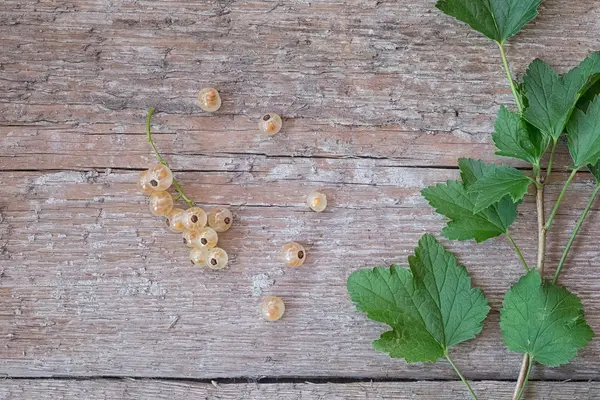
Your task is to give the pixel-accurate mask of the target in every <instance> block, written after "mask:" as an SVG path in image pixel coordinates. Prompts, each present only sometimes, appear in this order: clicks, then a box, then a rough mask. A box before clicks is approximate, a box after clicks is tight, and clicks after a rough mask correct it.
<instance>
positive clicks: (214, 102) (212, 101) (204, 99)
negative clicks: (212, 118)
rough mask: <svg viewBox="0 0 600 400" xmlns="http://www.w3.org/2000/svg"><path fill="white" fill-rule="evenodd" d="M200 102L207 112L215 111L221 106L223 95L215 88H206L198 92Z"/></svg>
mask: <svg viewBox="0 0 600 400" xmlns="http://www.w3.org/2000/svg"><path fill="white" fill-rule="evenodd" d="M198 104H199V105H200V108H201V109H203V110H204V111H206V112H215V111H217V110H218V109H219V108H221V96H220V95H219V92H218V91H217V89H215V88H204V89H202V90H201V91H200V93H199V94H198Z"/></svg>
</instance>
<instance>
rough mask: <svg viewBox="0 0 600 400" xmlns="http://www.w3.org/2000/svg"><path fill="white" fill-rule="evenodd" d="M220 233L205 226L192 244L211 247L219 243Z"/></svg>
mask: <svg viewBox="0 0 600 400" xmlns="http://www.w3.org/2000/svg"><path fill="white" fill-rule="evenodd" d="M218 241H219V235H217V232H215V230H214V229H213V228H209V227H205V228H203V229H201V230H199V231H198V234H197V235H195V237H194V238H193V240H192V245H193V246H196V247H206V248H211V247H215V246H216V245H217V242H218Z"/></svg>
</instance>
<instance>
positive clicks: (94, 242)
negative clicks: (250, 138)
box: [0, 157, 600, 379]
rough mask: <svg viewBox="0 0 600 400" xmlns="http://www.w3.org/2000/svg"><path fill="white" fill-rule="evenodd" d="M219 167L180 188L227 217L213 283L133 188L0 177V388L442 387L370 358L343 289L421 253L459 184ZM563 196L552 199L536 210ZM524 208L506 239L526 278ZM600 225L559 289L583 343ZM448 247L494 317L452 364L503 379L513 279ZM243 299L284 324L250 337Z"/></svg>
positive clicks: (574, 367)
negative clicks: (305, 380) (312, 200)
mask: <svg viewBox="0 0 600 400" xmlns="http://www.w3.org/2000/svg"><path fill="white" fill-rule="evenodd" d="M231 161H232V162H237V163H238V167H237V169H238V171H239V172H236V173H231V172H228V171H224V172H217V171H212V172H210V171H198V172H185V173H180V174H178V176H179V177H180V178H181V181H182V184H183V185H184V186H185V187H186V188H187V190H188V194H189V195H190V196H192V197H193V198H196V199H198V200H199V201H200V202H201V203H203V204H207V205H211V204H220V203H221V202H223V201H224V200H225V201H228V202H232V203H234V204H235V203H238V204H240V205H238V206H234V207H232V209H233V211H234V213H235V220H236V222H235V225H234V227H233V229H231V230H230V231H229V232H227V233H225V234H223V235H222V238H221V240H222V242H221V243H222V247H224V248H225V249H227V250H228V251H229V252H230V254H231V256H232V261H231V268H230V269H228V270H226V271H221V272H208V271H205V270H199V269H197V268H194V267H192V266H190V265H189V261H188V260H187V249H186V248H185V247H184V246H183V244H182V243H181V237H180V236H179V235H176V234H172V233H170V232H168V230H167V229H166V226H165V225H164V222H163V221H162V219H160V218H153V217H151V216H150V215H149V214H148V211H147V205H146V199H145V198H144V197H143V196H141V195H139V194H138V193H137V191H136V186H135V177H136V175H137V173H136V172H122V171H118V172H115V171H112V172H111V171H105V172H101V173H95V172H73V171H59V172H44V173H39V172H3V173H1V174H0V186H1V187H3V188H4V193H5V195H6V197H5V200H2V204H1V206H2V207H3V210H2V231H1V234H2V242H1V244H2V249H3V250H2V256H1V257H2V270H3V274H2V278H1V280H0V282H1V284H2V291H1V292H0V298H1V301H0V314H1V315H5V316H6V318H7V320H6V323H5V324H2V329H3V332H2V335H0V337H2V339H0V340H1V341H2V342H4V346H0V373H4V374H7V375H9V376H51V375H57V374H60V375H63V374H73V375H77V376H93V375H111V376H112V375H125V376H143V377H196V378H218V377H239V376H252V377H259V376H279V377H281V376H285V377H295V376H301V377H302V376H304V377H310V376H320V377H327V376H359V377H367V378H368V377H378V378H385V377H395V378H407V379H415V378H426V379H435V378H448V379H449V378H453V377H454V373H453V371H452V370H451V368H450V367H449V366H448V365H446V364H444V363H440V364H436V365H411V366H407V365H405V364H404V363H403V362H401V361H399V360H391V359H389V358H387V356H385V355H382V354H378V353H377V352H375V351H374V350H373V349H372V348H371V345H370V342H371V341H372V340H373V339H375V338H376V337H377V336H378V334H379V333H381V332H382V331H383V327H382V326H379V325H378V324H375V323H370V322H368V321H367V320H366V318H365V317H364V316H363V315H361V314H359V313H357V312H356V311H355V309H354V307H353V306H352V305H351V304H350V302H349V301H348V298H347V294H346V289H345V282H346V277H347V276H348V274H349V273H350V272H352V271H354V270H356V269H357V268H360V267H365V266H373V265H380V264H388V263H391V262H405V260H406V257H407V255H408V254H409V252H410V251H411V250H412V248H413V247H414V246H415V244H416V242H417V240H418V238H419V236H420V235H422V234H423V233H425V232H438V231H439V230H440V228H441V227H442V225H443V223H444V221H443V219H442V218H441V217H439V216H437V215H435V214H433V212H432V210H431V209H430V208H429V207H428V206H427V204H426V202H425V201H424V200H423V199H422V198H421V196H420V194H419V190H420V189H421V188H422V187H423V186H427V185H431V184H434V183H436V182H440V181H445V180H447V179H451V178H455V177H456V175H457V171H455V170H446V169H442V170H440V169H428V168H405V167H394V166H388V165H387V164H388V161H384V160H362V161H357V160H314V159H298V160H292V159H289V158H288V159H284V160H273V159H271V158H264V157H261V158H254V159H253V161H252V162H251V163H250V162H249V163H248V165H247V166H248V167H250V166H251V171H250V170H247V171H243V169H242V167H241V164H243V162H241V161H240V162H238V161H236V160H235V159H232V160H231ZM565 177H566V176H565V175H564V174H561V175H557V176H556V178H557V179H558V180H559V181H562V180H564V179H565ZM589 185H590V177H589V176H585V175H582V176H581V177H580V178H579V179H578V180H577V182H576V183H575V184H574V186H573V188H574V189H573V191H572V192H570V193H569V195H568V198H567V201H568V203H567V204H569V205H570V207H563V208H561V212H560V215H559V216H558V221H557V227H558V226H560V227H561V229H554V230H552V231H551V234H550V238H549V244H550V246H551V249H552V251H551V252H550V260H551V262H550V263H549V265H552V263H553V262H554V263H556V261H557V259H558V257H559V255H560V250H561V248H558V247H557V244H558V243H559V241H560V242H561V243H564V242H565V241H566V239H567V238H568V234H569V231H570V228H571V227H572V226H573V223H574V221H575V219H576V215H577V210H579V209H581V208H582V207H583V206H584V204H585V201H586V197H587V195H588V194H589V193H590V192H591V187H589ZM313 188H321V189H324V190H325V191H326V193H328V194H329V195H330V199H331V202H330V207H329V208H328V209H327V211H326V212H324V213H321V214H316V213H313V212H311V211H309V210H308V209H307V207H306V206H305V205H304V198H305V194H306V193H308V192H309V191H310V190H311V189H313ZM559 189H560V185H550V186H549V188H548V202H549V203H548V204H549V205H550V202H552V201H553V199H555V198H556V196H557V194H558V191H559ZM529 197H531V196H529ZM529 197H528V198H527V199H526V201H525V203H524V204H523V205H521V207H520V212H521V214H522V215H521V219H520V221H519V222H518V223H517V225H516V226H515V228H514V236H515V239H516V240H517V241H518V242H519V243H520V244H522V245H523V250H524V251H525V254H526V256H527V257H528V259H529V260H533V259H534V251H535V240H533V238H532V237H531V234H530V233H529V232H530V228H531V227H534V226H535V220H534V215H533V208H534V204H533V203H532V202H531V199H530V198H529ZM597 211H598V206H597V205H596V206H594V212H593V213H592V215H591V218H590V220H589V222H587V223H586V224H585V227H584V230H583V232H582V235H581V236H580V237H579V239H578V241H577V245H576V246H577V247H576V250H577V251H574V252H573V253H572V257H571V258H570V260H569V261H570V262H569V266H568V269H567V270H566V272H565V274H564V278H563V280H562V281H563V282H564V283H565V284H567V285H569V287H571V288H572V289H573V290H574V291H575V292H576V293H578V294H579V295H580V296H581V298H582V300H583V302H584V304H585V308H586V312H587V313H588V321H589V323H590V325H591V326H592V327H593V328H594V329H595V330H600V312H599V311H600V295H599V293H598V290H597V288H598V282H599V281H600V270H599V269H598V268H595V267H594V266H595V260H598V258H599V257H600V255H599V252H598V247H597V242H596V241H595V240H594V238H595V237H596V236H597V235H598V228H597V226H598V221H600V213H598V212H597ZM290 240H297V241H300V242H302V243H303V244H305V245H306V247H307V251H308V260H307V263H306V264H305V266H304V267H302V268H300V269H298V270H295V269H294V270H291V269H288V268H284V267H282V264H281V262H280V261H279V259H278V250H279V248H280V246H281V244H282V243H284V242H286V241H290ZM448 245H449V247H450V248H451V249H453V250H454V251H456V253H457V254H458V256H459V258H460V261H461V262H462V263H464V264H465V265H466V266H468V268H469V270H470V272H471V274H472V276H473V279H474V282H475V283H476V284H477V285H479V286H481V287H482V288H483V289H484V290H485V292H486V294H487V295H488V297H489V299H490V302H491V305H492V307H493V309H494V311H493V312H492V314H491V316H490V318H489V320H488V322H487V324H486V329H485V331H484V333H483V334H482V335H481V336H480V337H479V338H478V339H477V340H476V341H472V342H469V343H467V344H465V345H461V346H460V347H459V350H458V351H456V356H455V357H456V360H457V362H458V363H459V365H460V366H461V367H462V369H463V370H464V372H465V374H467V376H469V377H471V378H475V379H487V378H491V377H495V378H502V379H511V378H514V377H515V375H516V373H517V370H518V360H519V358H520V357H519V356H518V355H517V354H513V353H509V352H508V351H506V349H505V348H504V347H503V345H502V344H501V340H500V334H499V331H498V324H497V323H498V312H497V311H498V309H499V307H500V304H501V298H502V295H503V293H504V292H505V291H506V289H507V288H508V287H509V285H510V284H511V283H512V282H514V281H515V280H516V279H517V278H518V276H519V275H520V274H521V268H522V267H521V266H520V264H519V261H518V259H517V258H516V256H515V255H514V254H513V253H512V252H511V249H510V247H509V245H508V244H507V243H506V242H505V241H504V240H503V239H500V238H499V239H495V240H491V241H489V242H486V243H484V244H482V245H477V244H475V243H471V242H466V243H452V242H450V243H448ZM273 281H274V284H272V285H271V283H272V282H273ZM256 285H258V286H260V285H266V286H268V287H265V288H264V290H262V292H263V293H264V294H277V295H280V296H282V297H283V298H284V299H285V301H286V303H287V305H288V309H287V312H286V315H285V317H284V319H283V320H281V321H280V322H278V323H266V322H264V321H262V320H261V318H260V317H259V315H258V312H257V309H256V307H257V304H258V302H259V299H260V297H259V296H254V295H253V294H257V293H258V292H259V289H257V288H255V286H256ZM176 317H177V318H178V321H177V323H176V324H175V325H174V326H172V327H171V328H169V326H170V325H171V322H172V320H173V319H174V318H176ZM183 360H185V361H183ZM482 360H484V361H482ZM599 360H600V344H599V342H597V341H593V342H592V344H591V345H590V346H589V347H588V348H586V349H585V350H583V351H582V352H581V355H580V356H579V357H578V358H577V359H576V360H575V362H574V363H572V364H569V365H568V366H564V367H561V368H555V369H542V368H536V370H535V377H536V378H538V379H541V378H544V377H547V378H552V379H574V378H577V379H594V378H597V373H598V370H599V368H600V361H599Z"/></svg>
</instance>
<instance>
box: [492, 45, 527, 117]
mask: <svg viewBox="0 0 600 400" xmlns="http://www.w3.org/2000/svg"><path fill="white" fill-rule="evenodd" d="M496 44H497V45H498V48H499V49H500V57H501V58H502V65H504V71H506V77H507V78H508V83H509V84H510V90H512V94H513V96H514V98H515V103H517V108H518V109H519V113H523V103H522V101H521V98H520V97H519V93H518V92H517V87H516V86H515V81H514V80H513V78H512V74H511V73H510V67H509V66H508V59H507V58H506V53H505V52H504V43H503V42H496Z"/></svg>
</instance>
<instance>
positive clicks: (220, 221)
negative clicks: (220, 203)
mask: <svg viewBox="0 0 600 400" xmlns="http://www.w3.org/2000/svg"><path fill="white" fill-rule="evenodd" d="M232 223H233V214H231V211H229V208H224V207H218V208H215V209H213V210H211V211H210V213H209V214H208V226H210V227H211V228H213V229H214V230H215V231H217V232H225V231H228V230H229V228H231V224H232Z"/></svg>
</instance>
